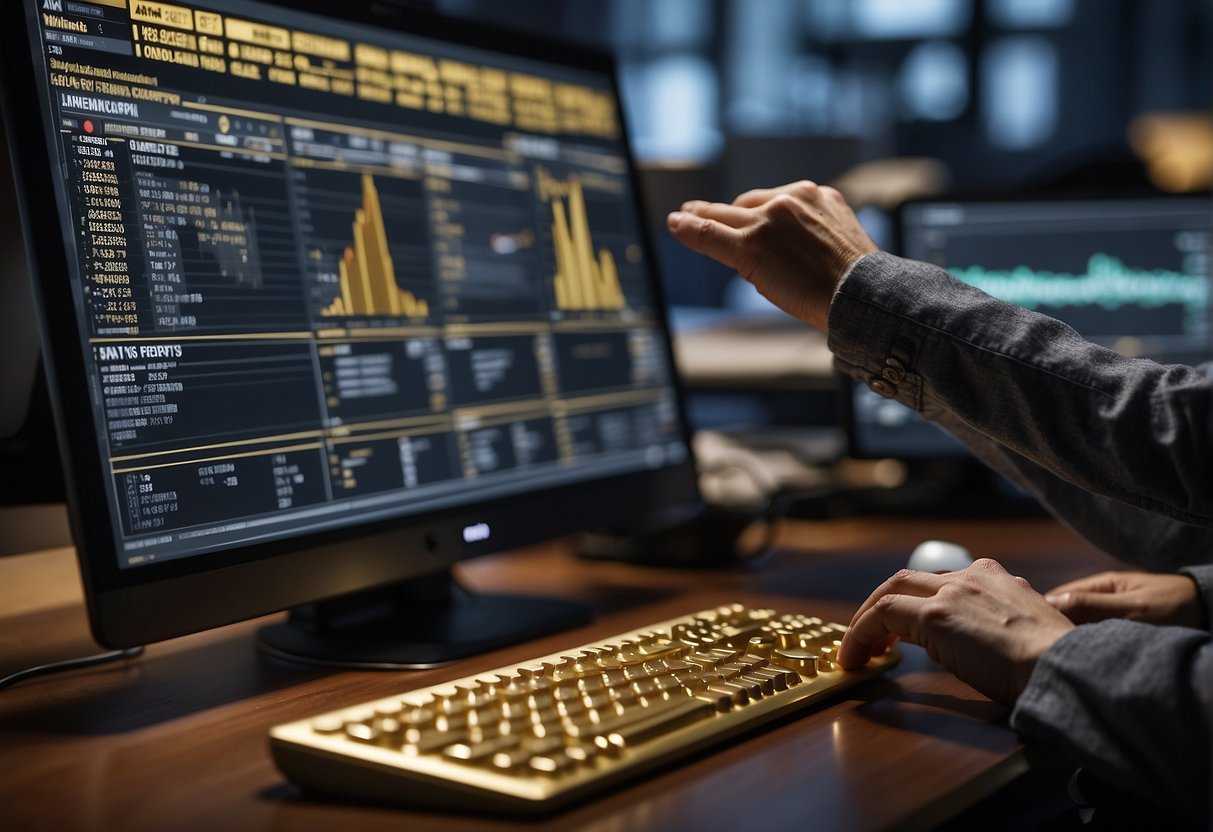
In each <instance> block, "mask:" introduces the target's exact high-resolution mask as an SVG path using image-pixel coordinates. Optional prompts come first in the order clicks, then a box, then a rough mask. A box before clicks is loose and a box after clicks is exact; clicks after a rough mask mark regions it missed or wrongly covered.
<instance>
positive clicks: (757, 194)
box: [733, 188, 783, 208]
mask: <svg viewBox="0 0 1213 832" xmlns="http://www.w3.org/2000/svg"><path fill="white" fill-rule="evenodd" d="M780 193H783V188H755V189H754V190H752V191H746V192H745V193H744V194H742V195H741V196H739V197H737V198H736V199H735V200H733V204H734V205H736V206H738V207H739V208H757V207H758V206H759V205H763V204H765V203H767V202H770V201H771V197H773V196H775V195H776V194H780Z"/></svg>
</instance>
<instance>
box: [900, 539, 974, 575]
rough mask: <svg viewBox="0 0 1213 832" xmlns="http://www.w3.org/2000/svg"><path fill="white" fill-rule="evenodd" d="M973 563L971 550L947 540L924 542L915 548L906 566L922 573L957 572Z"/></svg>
mask: <svg viewBox="0 0 1213 832" xmlns="http://www.w3.org/2000/svg"><path fill="white" fill-rule="evenodd" d="M971 563H973V556H972V555H971V554H969V550H968V549H966V548H965V547H963V546H961V545H960V544H958V543H949V542H948V541H946V540H924V541H923V542H922V543H919V544H918V545H917V546H915V547H914V551H913V552H911V553H910V560H909V562H908V563H907V564H906V566H908V567H909V568H910V569H917V570H919V571H921V572H956V571H958V570H960V569H964V568H965V567H967V566H969V565H970V564H971Z"/></svg>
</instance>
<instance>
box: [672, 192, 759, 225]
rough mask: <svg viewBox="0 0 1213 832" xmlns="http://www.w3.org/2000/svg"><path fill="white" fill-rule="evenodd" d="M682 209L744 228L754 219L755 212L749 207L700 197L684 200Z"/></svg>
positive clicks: (688, 212)
mask: <svg viewBox="0 0 1213 832" xmlns="http://www.w3.org/2000/svg"><path fill="white" fill-rule="evenodd" d="M682 211H683V212H684V213H687V214H694V215H695V216H697V217H707V218H708V219H710V220H716V221H718V222H722V223H724V224H725V225H729V226H732V227H733V228H744V227H745V226H747V225H749V224H750V223H752V222H753V221H754V212H753V211H751V210H750V209H749V208H738V207H736V206H735V205H725V204H724V203H721V202H704V201H703V200H700V199H696V200H692V201H690V202H684V203H683V204H682Z"/></svg>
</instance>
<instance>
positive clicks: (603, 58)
mask: <svg viewBox="0 0 1213 832" xmlns="http://www.w3.org/2000/svg"><path fill="white" fill-rule="evenodd" d="M291 5H292V8H293V9H294V10H298V11H303V12H309V13H314V14H319V15H322V16H325V17H330V18H334V19H341V20H345V21H349V22H353V23H363V24H371V25H376V26H388V27H391V28H392V29H395V30H397V31H401V32H403V33H406V34H409V35H417V36H421V37H428V38H434V39H437V40H441V41H445V42H450V43H454V44H459V45H463V46H471V47H476V48H481V49H487V50H490V51H494V52H497V53H500V54H505V55H511V56H515V57H522V58H531V59H536V60H540V61H544V62H549V63H553V64H558V65H563V66H568V67H570V68H572V69H579V70H588V71H590V72H595V73H600V74H602V75H603V76H604V77H606V78H609V79H610V80H611V83H612V89H613V92H614V94H615V99H616V115H617V118H618V123H619V124H620V132H621V135H620V142H621V149H622V150H623V152H624V154H625V156H626V157H627V158H628V160H629V165H628V167H629V171H628V176H629V178H630V183H631V189H632V196H633V203H634V210H635V211H636V216H637V217H638V218H639V220H638V223H637V226H638V233H639V235H640V240H639V242H640V244H641V246H642V247H643V250H644V255H645V258H646V259H647V261H648V263H649V264H650V273H651V275H652V278H653V280H652V284H653V285H652V286H651V287H650V288H651V290H652V292H653V303H654V309H655V311H656V313H657V315H658V317H659V319H662V320H664V319H665V314H666V313H665V310H666V308H667V307H666V300H665V295H664V289H663V286H662V280H661V275H660V273H659V271H658V268H659V266H658V261H657V258H656V256H655V253H654V251H655V249H654V247H653V241H652V240H651V239H650V234H649V229H648V223H646V222H644V221H643V217H644V213H643V203H642V194H641V190H640V182H639V178H638V175H637V171H636V165H635V163H634V157H633V156H632V151H631V147H630V143H629V138H628V134H627V129H626V121H625V120H624V113H623V110H622V106H621V104H622V103H621V101H620V94H619V84H618V75H617V72H616V70H615V62H614V59H613V57H612V56H611V55H610V54H609V53H606V52H604V51H600V50H597V49H593V48H589V47H587V46H584V45H581V44H569V43H560V42H556V41H553V40H549V39H545V38H541V37H537V36H535V35H533V34H529V33H522V32H516V31H513V30H508V29H503V28H500V27H496V26H488V25H483V24H473V23H470V22H469V21H466V20H463V19H456V18H450V17H446V16H442V15H439V14H437V13H433V12H430V11H422V10H419V9H416V8H415V7H408V8H407V9H400V8H396V7H392V6H388V5H385V4H382V3H374V2H356V3H343V4H338V5H336V6H334V4H329V3H324V2H320V1H319V0H306V1H305V2H295V3H292V4H291ZM406 12H407V13H406ZM27 13H28V9H26V8H22V10H21V14H22V18H21V19H20V21H18V24H19V25H15V26H10V27H7V28H6V29H5V30H4V31H3V32H2V33H0V45H2V47H3V48H2V49H0V52H2V53H3V54H2V55H0V73H2V74H0V78H2V81H3V92H4V94H3V95H2V96H0V99H2V101H0V103H2V104H3V107H2V109H3V115H4V119H5V123H6V126H7V130H8V135H9V139H10V143H11V151H12V154H11V155H12V163H13V167H14V177H15V181H16V186H17V188H16V190H17V195H18V207H19V213H20V215H21V220H22V228H23V234H24V237H25V242H26V249H27V253H28V255H27V256H28V258H29V262H30V272H31V276H32V277H33V281H34V284H35V285H34V295H35V300H36V305H37V311H38V317H39V323H40V329H41V339H42V349H43V355H44V358H45V361H46V367H47V374H48V379H49V381H50V387H51V400H52V405H53V410H54V414H55V420H54V421H55V427H56V434H57V436H58V440H59V445H60V449H61V456H62V458H63V459H62V461H63V468H64V478H65V484H66V492H67V498H68V499H67V503H68V509H69V516H70V519H71V525H72V533H73V537H74V539H75V541H76V548H77V552H78V561H79V565H80V570H81V575H82V579H83V583H84V589H85V598H86V602H87V606H88V612H89V620H90V624H91V627H92V630H93V634H94V637H95V638H96V639H97V641H98V642H99V643H101V644H105V645H108V646H113V647H126V646H133V645H137V644H144V643H149V642H154V641H159V640H163V639H167V638H172V637H175V636H179V635H184V634H187V633H192V632H197V631H199V630H204V629H210V628H212V627H216V626H221V625H224V624H228V623H232V622H235V621H240V620H244V619H248V618H252V617H256V616H260V615H264V614H268V613H273V612H277V611H280V610H283V609H287V608H290V607H292V606H296V605H299V604H304V603H310V602H314V601H318V600H322V599H326V598H330V597H335V596H340V595H345V594H349V593H354V592H357V591H360V590H365V589H370V588H374V587H378V586H383V585H386V584H390V583H394V582H398V581H402V580H407V579H410V578H414V577H419V576H421V575H424V574H428V573H431V572H435V571H440V570H442V569H444V568H448V567H450V566H452V565H453V564H455V563H457V562H459V561H462V560H465V559H468V558H472V557H477V556H480V555H486V554H491V553H494V552H499V551H503V550H506V549H510V548H514V547H517V546H521V545H524V544H528V543H534V542H539V541H542V540H545V539H551V538H554V537H558V536H561V535H563V534H567V533H570V532H574V531H577V530H580V529H584V528H587V527H592V526H604V525H609V524H612V523H617V522H622V521H625V520H627V519H629V518H635V517H637V516H638V515H642V514H644V513H645V512H647V511H651V510H653V509H656V508H661V507H669V506H674V505H679V504H684V503H696V502H698V500H699V492H698V487H697V481H696V471H695V462H694V457H693V453H692V448H691V441H690V440H691V432H690V427H689V424H688V421H687V417H686V399H685V392H684V390H683V387H682V385H681V382H680V380H679V378H678V374H677V370H676V367H675V366H674V358H673V356H674V352H673V344H672V341H671V335H670V332H669V328H668V325H666V326H663V327H659V329H660V330H661V332H662V337H663V339H664V347H665V349H666V354H667V356H668V361H669V370H670V385H671V387H672V389H673V392H674V396H675V399H676V401H677V405H678V415H679V421H680V428H681V434H682V435H681V438H682V441H683V442H684V443H685V445H686V449H687V453H686V456H685V458H684V459H683V460H682V461H681V462H678V463H675V464H669V465H666V466H664V467H660V468H655V469H646V470H642V471H638V472H634V473H629V474H622V475H616V476H611V477H609V478H602V479H591V480H586V481H584V482H583V483H578V484H575V485H573V486H567V485H566V486H562V487H556V488H549V489H544V490H540V491H532V492H526V493H522V494H518V495H513V496H510V497H503V498H498V499H494V500H492V501H487V502H481V503H474V504H471V505H467V506H461V507H451V508H448V509H443V510H441V511H437V512H431V513H422V514H415V515H408V516H404V517H400V518H395V519H391V520H383V521H378V522H374V523H368V524H363V525H356V526H351V527H347V528H342V529H333V530H329V531H325V532H322V533H314V534H308V535H306V536H303V537H298V538H294V539H283V540H275V541H269V542H263V543H259V544H256V545H252V546H245V547H238V548H236V549H234V550H228V551H223V552H217V553H213V554H206V555H198V556H193V557H185V558H180V559H173V560H168V561H164V562H161V563H153V564H147V565H143V566H139V567H134V568H127V569H121V568H120V567H119V565H118V562H119V558H118V553H117V552H116V549H115V542H114V538H113V534H112V531H111V517H110V510H109V506H108V501H107V500H104V499H91V500H90V499H88V498H87V495H89V494H90V493H92V494H99V493H103V491H102V489H105V488H107V487H108V486H107V484H106V466H105V460H104V459H103V458H102V455H101V451H100V448H99V445H98V442H97V438H96V427H95V425H94V422H93V418H92V413H93V407H92V405H91V402H90V400H89V394H88V385H89V379H88V375H87V368H86V364H85V359H84V351H83V350H82V349H81V345H80V342H79V337H78V334H77V328H78V324H77V321H76V313H75V299H74V297H73V295H72V292H71V286H70V283H69V281H67V280H65V279H55V278H56V277H59V278H62V277H63V276H65V275H67V274H68V271H69V265H68V259H67V251H68V250H69V249H68V248H67V247H65V246H64V245H62V242H61V238H60V236H59V234H58V233H55V234H49V235H48V234H37V233H34V231H33V229H38V228H53V229H56V230H57V231H58V230H59V229H61V228H62V220H61V217H60V215H59V211H58V208H57V204H56V200H55V199H54V198H53V197H52V196H51V194H52V193H53V191H52V188H53V187H54V182H53V176H54V172H55V171H56V170H57V166H56V165H55V164H54V163H53V161H52V159H51V154H50V150H49V148H48V141H47V135H48V133H47V131H48V130H51V129H54V127H53V125H48V124H47V123H46V122H47V121H48V120H49V113H47V112H45V108H44V107H43V104H42V99H41V97H40V95H39V91H38V87H37V84H38V83H39V81H38V79H37V77H36V72H35V66H34V63H33V54H32V47H31V44H30V39H29V36H28V32H27V21H26V19H25V15H26V14H27ZM31 113H36V118H30V117H29V115H30V114H31ZM541 503H542V504H543V505H544V509H543V511H542V513H540V512H538V511H536V512H534V514H532V513H531V512H526V511H520V510H519V509H520V508H521V507H525V505H528V504H529V505H531V506H538V505H540V504H541ZM536 520H538V521H540V522H541V524H542V527H541V528H539V527H537V526H536V525H535V523H534V522H533V521H536ZM477 523H485V524H487V525H488V526H489V528H490V529H491V530H492V533H491V535H490V536H489V538H488V539H487V540H481V541H473V542H467V541H465V540H464V539H463V536H462V529H464V528H465V527H467V526H469V525H472V524H477ZM336 558H340V559H341V560H340V564H341V565H340V567H334V562H335V561H334V559H336Z"/></svg>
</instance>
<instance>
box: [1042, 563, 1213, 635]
mask: <svg viewBox="0 0 1213 832" xmlns="http://www.w3.org/2000/svg"><path fill="white" fill-rule="evenodd" d="M1045 598H1046V599H1047V600H1048V602H1049V603H1050V604H1052V605H1053V606H1054V607H1056V608H1057V609H1058V610H1060V611H1061V612H1063V613H1065V614H1066V616H1068V617H1069V619H1070V620H1071V621H1073V622H1075V623H1076V624H1086V623H1088V622H1091V621H1103V620H1104V619H1107V618H1131V619H1133V620H1135V621H1146V622H1149V623H1151V624H1171V625H1176V626H1180V627H1199V628H1204V627H1206V626H1207V625H1208V622H1207V616H1206V613H1205V610H1204V609H1203V608H1202V607H1201V602H1200V593H1199V591H1198V589H1197V586H1196V582H1195V581H1194V580H1192V579H1191V578H1189V577H1188V576H1187V575H1171V574H1162V575H1156V574H1153V573H1150V572H1101V573H1099V574H1098V575H1091V576H1090V577H1088V578H1080V579H1078V580H1077V581H1070V582H1069V583H1065V584H1062V585H1061V586H1059V587H1057V588H1056V589H1054V590H1053V591H1051V592H1049V593H1047V594H1046V595H1045Z"/></svg>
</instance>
